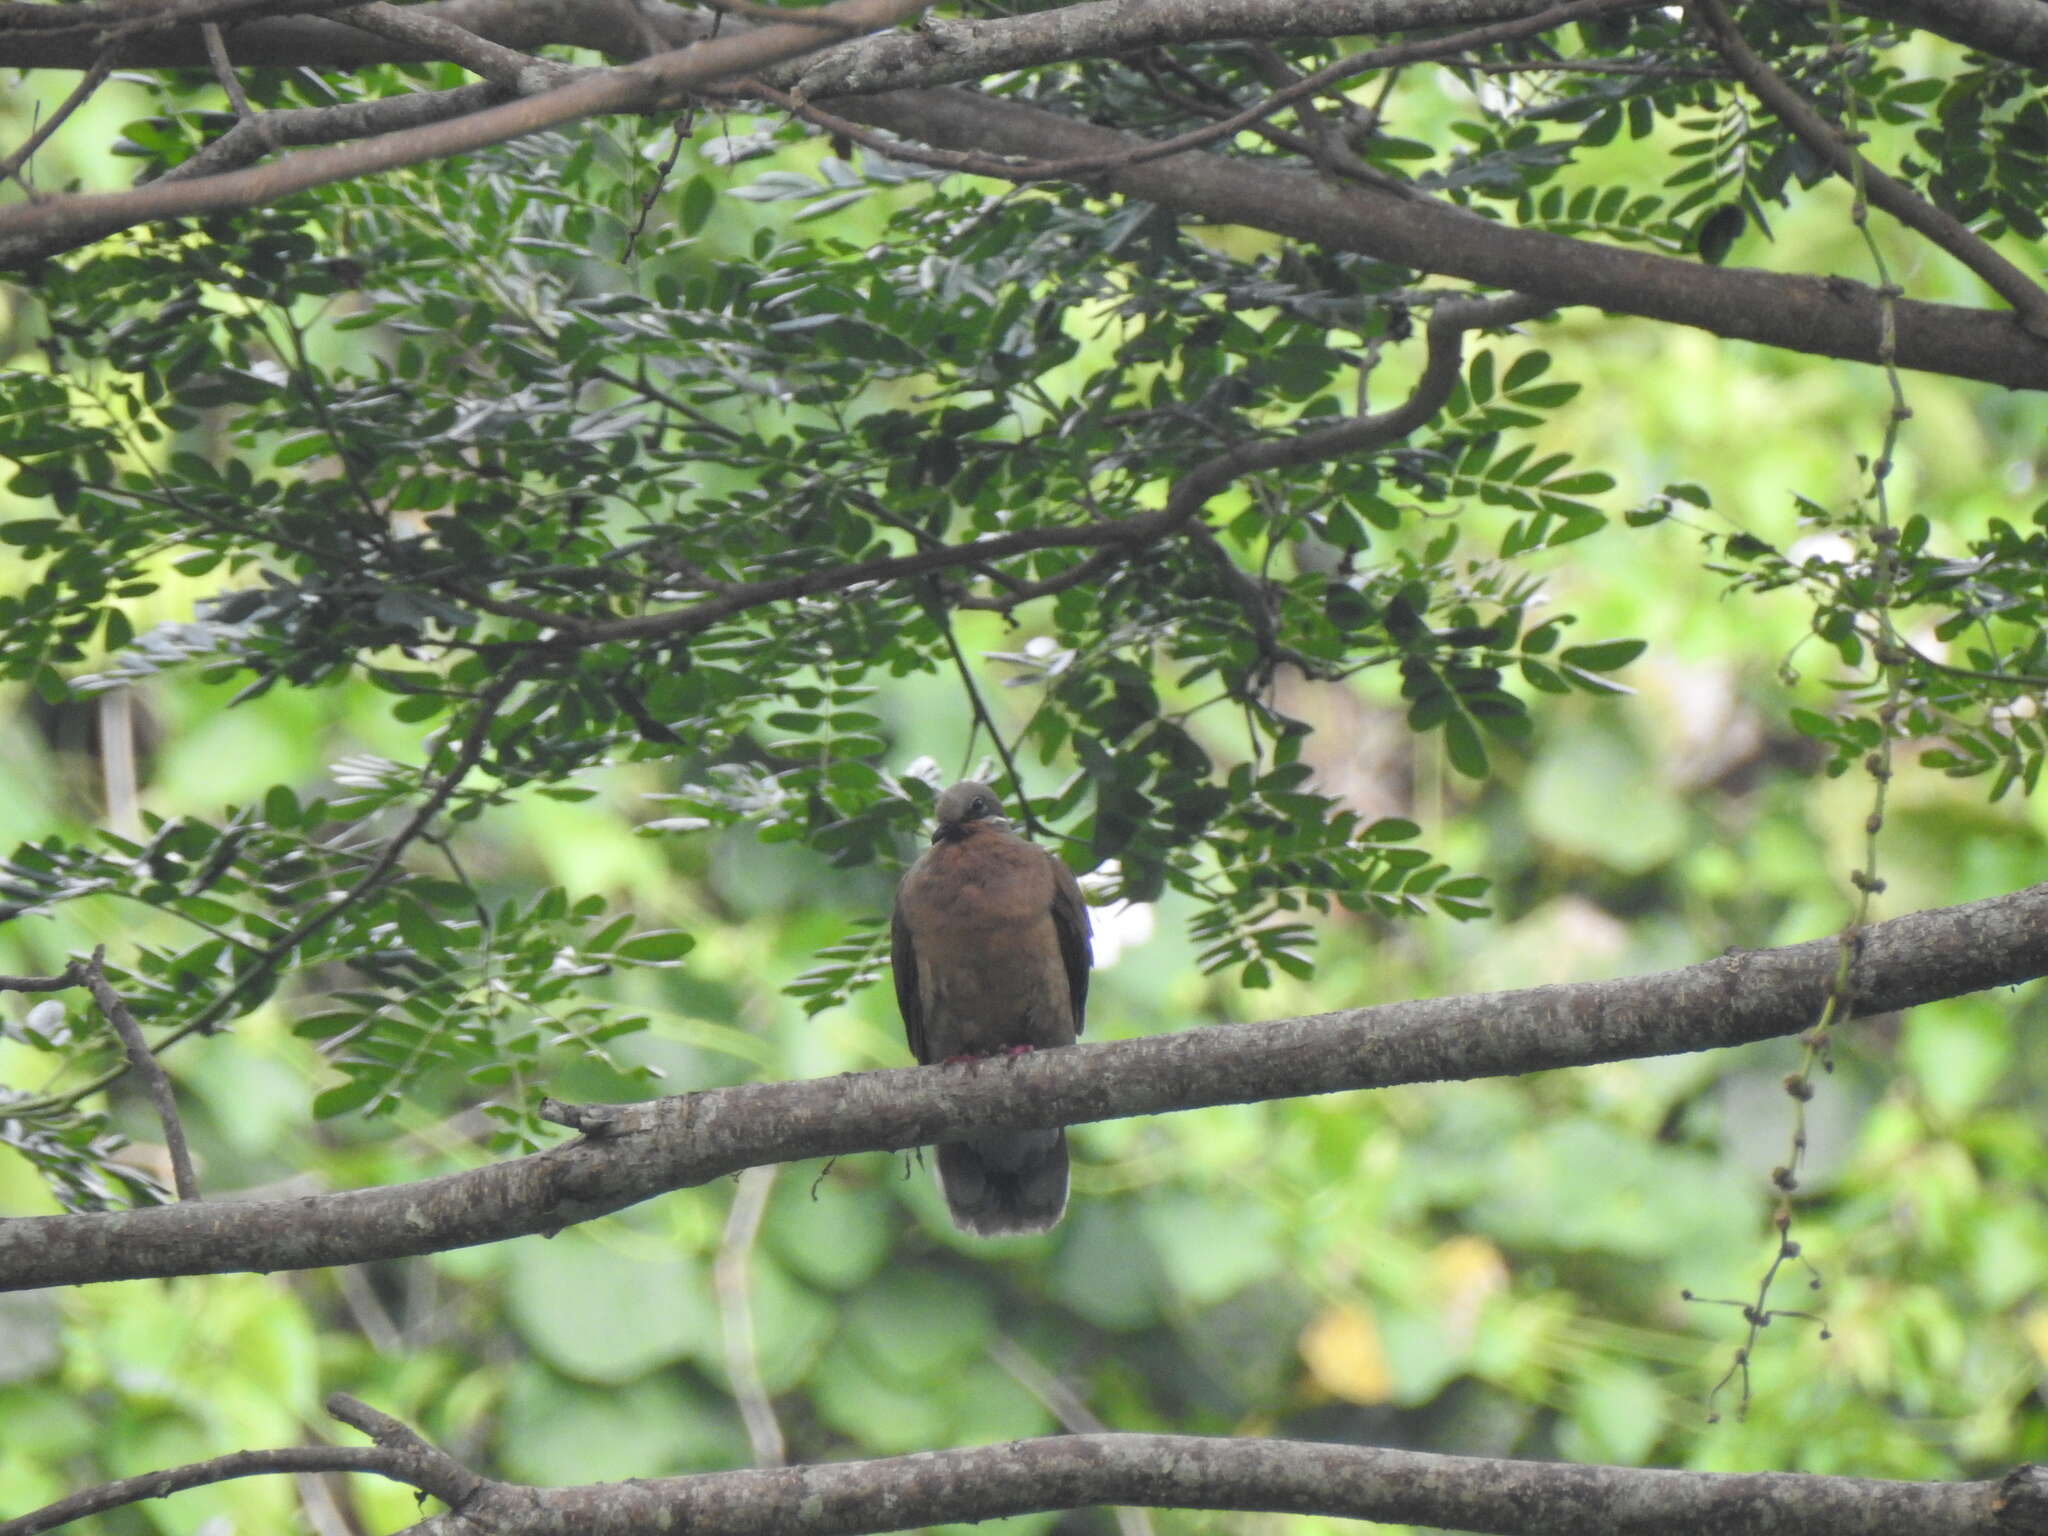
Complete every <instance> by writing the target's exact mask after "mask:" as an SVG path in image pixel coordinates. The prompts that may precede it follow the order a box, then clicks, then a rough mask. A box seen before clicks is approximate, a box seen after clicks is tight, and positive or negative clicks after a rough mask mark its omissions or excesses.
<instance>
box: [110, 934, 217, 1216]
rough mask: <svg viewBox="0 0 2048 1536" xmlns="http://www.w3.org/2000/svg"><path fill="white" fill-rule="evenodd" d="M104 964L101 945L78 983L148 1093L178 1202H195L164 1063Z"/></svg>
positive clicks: (194, 1182) (193, 1177)
mask: <svg viewBox="0 0 2048 1536" xmlns="http://www.w3.org/2000/svg"><path fill="white" fill-rule="evenodd" d="M106 960H107V946H106V945H104V944H102V945H100V946H99V948H97V949H95V950H94V951H93V952H92V958H91V959H90V960H88V961H87V962H86V963H85V966H84V969H83V971H82V972H81V979H82V980H83V981H84V982H85V986H86V990H88V991H89V992H91V993H92V1000H93V1002H94V1003H95V1004H96V1005H97V1006H98V1008H99V1010H100V1014H101V1016H102V1017H103V1018H105V1019H106V1021H107V1023H108V1024H110V1025H111V1026H112V1027H113V1030H114V1033H115V1034H116V1035H118V1036H120V1038H121V1045H122V1047H123V1049H125V1050H126V1051H127V1053H128V1065H129V1068H130V1069H131V1070H132V1071H134V1072H135V1073H136V1074H137V1075H138V1076H140V1077H141V1079H142V1081H143V1084H144V1086H146V1087H147V1088H148V1089H149V1101H150V1103H151V1104H152V1105H153V1106H154V1107H155V1109H156V1117H157V1120H158V1122H159V1123H160V1124H162V1126H163V1128H164V1148H165V1150H166V1151H168V1152H169V1153H170V1157H171V1180H172V1183H173V1185H174V1187H175V1188H176V1189H177V1191H178V1198H179V1199H180V1200H197V1199H198V1198H199V1175H198V1174H197V1173H195V1172H194V1171H193V1168H192V1152H191V1149H190V1148H188V1147H187V1146H186V1145H185V1125H184V1122H183V1121H182V1120H180V1119H179V1118H178V1096H177V1095H176V1094H175V1093H173V1092H172V1091H171V1080H170V1078H168V1077H167V1076H165V1075H164V1069H163V1063H162V1062H160V1061H158V1060H157V1059H156V1053H155V1052H154V1051H152V1050H150V1048H149V1041H148V1040H146V1039H145V1038H144V1037H143V1034H142V1026H141V1025H140V1024H138V1023H136V1022H135V1015H134V1014H132V1013H130V1012H129V1011H128V1004H127V1003H126V1002H124V1001H123V1000H122V997H121V994H120V993H118V992H116V991H115V990H114V988H113V985H112V984H111V983H110V982H109V981H108V980H107V972H106Z"/></svg>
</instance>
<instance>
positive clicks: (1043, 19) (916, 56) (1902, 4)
mask: <svg viewBox="0 0 2048 1536" xmlns="http://www.w3.org/2000/svg"><path fill="white" fill-rule="evenodd" d="M1547 3H1548V0H1329V3H1327V4H1317V5H1313V6H1311V5H1308V4H1306V3H1304V0H1083V3H1080V4H1075V5H1067V6H1055V7H1052V8H1049V9H1046V10H1041V11H1033V12H1028V13H1026V14H1023V15H1017V16H1004V17H997V18H993V19H987V20H977V19H957V20H954V19H949V20H948V21H947V22H946V23H945V24H944V25H942V26H940V27H937V28H934V29H932V30H930V31H928V32H925V33H921V34H919V35H916V36H895V35H889V34H883V35H879V36H874V37H870V38H867V39H865V40H864V41H862V42H861V43H858V44H854V45H851V46H849V47H847V48H844V49H834V50H832V51H831V52H829V53H826V54H822V55H820V56H819V57H818V59H817V60H815V61H814V62H810V63H806V64H804V65H802V66H798V67H796V68H794V69H790V70H787V71H784V72H778V74H777V75H776V77H775V80H774V83H775V84H777V85H780V86H783V87H785V88H787V87H789V86H792V85H794V84H796V83H797V80H798V78H799V76H801V77H802V78H803V84H804V89H805V92H806V94H808V95H810V96H812V97H821V96H827V95H845V94H849V93H863V92H864V93H872V92H876V91H885V90H915V89H923V88H927V87H930V86H935V85H951V84H957V83H959V82H962V81H967V80H978V79H981V78H983V77H984V76H986V75H989V74H993V73H998V72H1001V71H1005V70H1014V69H1026V68H1030V67H1032V66H1034V65H1038V64H1051V63H1060V62H1065V61H1070V60H1074V59H1084V58H1112V57H1115V56H1116V55H1118V54H1124V53H1129V52H1131V51H1133V50H1135V49H1142V48H1155V47H1162V46H1166V45H1170V44H1176V43H1207V42H1221V41H1225V40H1253V39H1264V40H1272V39H1278V38H1286V37H1357V36H1382V35H1386V34H1388V33H1394V32H1406V31H1415V30H1427V29H1435V28H1441V27H1459V28H1463V27H1472V26H1483V25H1486V24H1488V23H1491V22H1497V21H1508V20H1512V19H1514V18H1516V17H1520V16H1527V15H1530V14H1532V13H1533V12H1535V11H1538V10H1541V9H1543V8H1544V6H1545V5H1546V4H1547ZM1804 3H1805V4H1806V5H1807V6H1808V7H1809V8H1810V9H1814V10H1820V9H1823V8H1824V5H1825V0H1804ZM47 8H48V7H44V6H40V5H38V6H33V7H30V6H24V7H23V9H25V10H28V9H33V10H38V11H40V10H43V9H47ZM406 9H407V10H409V11H416V12H419V13H420V14H422V15H424V16H431V17H436V18H439V19H443V20H446V21H449V22H451V23H453V24H454V25H456V26H458V27H461V28H462V29H464V30H465V31H468V32H472V33H475V34H476V35H477V36H479V37H483V38H486V39H488V40H490V41H492V42H495V43H502V44H504V45H505V46H506V47H508V48H516V49H519V50H521V51H522V52H527V53H530V52H532V51H533V50H535V49H537V48H545V47H549V46H554V45H559V46H566V47H576V48H589V49H593V50H595V51H596V52H598V53H601V54H603V55H605V56H606V57H608V58H612V59H618V60H627V59H635V58H638V57H640V56H641V55H642V53H644V52H645V47H644V43H645V40H646V38H647V36H648V35H649V33H650V32H651V33H652V34H653V35H654V36H656V37H658V38H659V39H661V41H662V42H663V43H664V44H665V45H666V46H668V47H672V48H680V47H682V46H684V45H685V44H687V43H691V42H696V41H698V40H700V39H702V38H704V37H707V36H709V35H710V34H711V30H712V29H711V23H712V17H711V16H709V15H708V14H706V13H705V12H702V11H696V10H691V9H686V8H684V7H682V6H679V5H671V4H667V3H665V0H640V3H639V4H638V5H634V4H631V3H629V0H615V3H612V4H596V5H591V4H586V3H583V0H428V3H426V4H421V5H412V6H408V7H406ZM1849 9H1851V10H1852V11H1856V12H1860V13H1862V14H1865V15H1871V16H1883V17H1886V18H1889V19H1891V20H1894V21H1897V22H1900V23H1901V24H1903V25H1906V26H1911V27H1917V28H1919V29H1920V30H1922V31H1926V32H1932V33H1935V34H1936V35H1938V36H1941V37H1946V38H1949V39H1950V40H1951V41H1954V42H1958V43H1961V44H1963V45H1964V46H1965V47H1968V48H1975V49H1978V50H1980V51H1982V52H1984V53H1989V54H1993V55H1995V56H1997V57H1999V58H2002V59H2009V60H2011V61H2012V62H2013V63H2015V64H2025V65H2029V66H2031V67H2034V68H2037V69H2039V68H2048V7H2043V6H2042V5H2041V4H2040V0H1858V3H1856V4H1853V5H1851V6H1850V7H1849ZM229 48H230V54H231V57H232V58H233V60H234V62H235V63H236V64H237V65H241V66H245V67H251V66H253V67H258V68H319V69H361V68H366V67H369V66H373V65H376V64H391V63H420V62H424V61H426V60H430V59H439V58H441V57H443V56H444V55H443V54H442V53H441V52H440V51H438V50H437V49H435V48H434V47H432V46H431V45H429V44H425V43H423V42H418V41H415V42H404V41H385V40H381V39H374V38H369V37H365V36H363V35H362V34H361V33H359V32H356V31H355V30H354V29H352V28H350V27H347V26H343V25H340V24H338V23H335V22H331V21H327V20H324V19H322V18H320V17H317V16H266V17H261V18H258V19H256V20H253V21H247V22H243V23H240V24H238V25H237V26H236V27H235V28H234V29H233V31H232V33H231V34H230V41H229ZM95 51H96V45H95V44H94V43H93V41H92V39H91V38H89V37H87V36H84V35H82V34H78V33H65V34H54V33H50V32H45V31H22V30H14V29H10V28H8V27H6V26H5V25H0V66H6V67H14V68H23V69H84V68H86V67H88V66H89V65H90V64H91V63H92V59H93V56H94V53H95ZM127 59H128V62H129V63H130V64H131V65H132V66H134V67H138V68H148V69H168V68H186V67H193V66H197V65H203V64H205V63H206V51H205V46H204V43H203V40H202V39H201V37H200V33H199V29H198V28H197V27H194V26H184V27H174V28H167V29H165V30H162V31H159V32H155V33H152V34H150V35H149V36H147V37H144V38H140V39H136V40H134V41H133V42H131V44H130V52H129V54H128V55H127ZM814 71H815V73H814Z"/></svg>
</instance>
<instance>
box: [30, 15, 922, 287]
mask: <svg viewBox="0 0 2048 1536" xmlns="http://www.w3.org/2000/svg"><path fill="white" fill-rule="evenodd" d="M926 3H927V0H837V4H835V5H834V6H833V7H832V8H831V10H832V14H833V15H835V16H837V17H839V18H840V19H842V20H844V21H845V22H847V23H848V24H849V25H857V26H859V27H863V28H868V27H883V26H892V25H894V24H895V23H896V22H898V21H901V20H903V19H905V18H906V17H909V16H913V15H915V14H916V13H917V12H918V11H919V10H921V9H923V7H924V5H925V4H926ZM821 41H822V38H821V35H820V29H819V28H818V27H816V26H778V27H764V28H762V29H760V30H759V31H756V32H749V33H745V34H743V35H741V36H737V37H727V38H720V39H717V40H716V41H713V42H708V43H703V44H699V45H697V46H694V47H691V48H684V49H678V50H675V51H673V52H670V53H664V54H658V55H656V56H655V57H653V58H650V59H646V60H643V61H642V62H640V63H638V64H631V65H627V66H624V67H622V68H619V69H611V70H602V71H598V72H596V73H594V74H590V75H586V76H583V77H581V78H579V79H576V80H574V81H571V82H570V83H569V84H567V85H562V86H558V87H556V88H555V89H553V90H550V91H546V92H544V93H542V94H541V95H538V96H531V97H527V98H525V99H523V100H520V101H512V102H506V103H504V104H502V105H500V106H496V107H490V108H487V109H486V110H484V111H481V112H476V113H472V114H470V115H469V116H467V117H463V118H459V119H456V120H455V121H452V122H446V123H435V124H429V125H426V126H423V127H420V128H415V129H412V130H410V131H408V132H405V133H396V134H386V135H384V136H383V137H381V138H375V139H370V140H368V141H366V142H364V143H361V144H352V145H347V146H343V147H337V148H332V149H320V150H312V151H309V152H307V153H304V154H298V155H291V156H288V157H286V158H285V159H283V160H280V161H277V162H275V163H274V164H271V165H265V166H256V167H252V168H250V169H247V170H241V171H230V172H226V173H224V174H221V175H218V176H209V177H205V178H192V179H190V180H186V181H180V182H176V183H172V182H169V181H159V182H155V183H152V184H151V185H149V186H146V187H138V188H136V189H134V190H132V191H127V192H107V193H99V194H87V195H82V196H74V197H62V198H50V199H48V200H46V201H43V202H39V203H34V204H28V205H23V206H16V207H10V208H0V266H18V265H20V264H22V263H24V262H33V261H35V260H39V259H41V258H44V257H47V256H50V255H53V254H55V253H56V252H57V251H61V250H68V249H70V248H72V247H73V246H75V245H79V244H82V243H84V242H85V241H87V240H90V239H94V238H96V237H97V236H98V235H99V234H100V233H103V232H104V231H105V230H106V228H107V227H108V224H109V222H110V221H118V223H119V224H120V225H121V226H123V227H125V226H127V225H132V224H141V223H147V222H149V221H150V220H153V219H163V218H175V217H180V216H183V215H185V214H192V213H218V212H231V211H234V210H237V209H242V208H249V207H254V206H256V205H258V204H267V203H272V202H275V201H277V200H278V199H279V198H282V197H285V196H288V195H289V194H291V193H293V192H303V191H305V190H306V189H308V188H310V187H318V186H325V185H327V184H328V183H330V182H336V181H346V180H350V179H352V178H355V177H358V176H367V175H373V174H375V173H377V172H379V171H388V170H395V169H397V168H398V167H400V166H407V165H418V164H420V163H421V162H423V161H427V160H438V159H442V158H444V157H446V156H448V155H453V154H460V153H463V152H465V151H467V150H473V149H481V148H483V147H484V146H486V145H490V144H499V143H503V142H504V141H505V140H507V139H514V138H519V137H521V136H522V135H525V134H529V133H537V132H539V131H541V130H542V129H545V128H553V127H557V126H559V125H560V124H563V123H570V122H577V121H580V120H581V119H583V118H586V117H590V116H593V115H595V114H598V113H603V112H622V111H643V110H650V109H659V108H663V107H666V106H671V105H674V104H675V103H677V102H678V101H680V100H681V99H682V98H683V96H684V95H685V93H687V92H689V91H692V90H695V89H698V88H700V87H702V86H705V85H709V84H712V83H713V82H715V81H718V80H721V79H725V78H727V77H730V76H733V75H739V74H747V73H750V72H752V71H755V70H759V69H762V68H765V67H766V66H768V65H770V64H773V63H775V62H777V61H779V60H782V59H787V58H793V57H795V56H797V55H799V54H803V53H808V52H811V51H812V50H814V49H816V48H817V47H818V46H819V45H820V43H821Z"/></svg>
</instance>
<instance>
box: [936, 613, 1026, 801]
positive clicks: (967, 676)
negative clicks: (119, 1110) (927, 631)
mask: <svg viewBox="0 0 2048 1536" xmlns="http://www.w3.org/2000/svg"><path fill="white" fill-rule="evenodd" d="M931 615H932V620H933V622H934V623H936V624H937V625H938V626H939V633H940V634H941V635H943V636H945V640H946V649H947V650H948V651H949V652H951V653H952V657H953V669H954V670H955V671H956V672H958V673H959V674H960V686H961V687H963V688H965V689H966V690H967V703H968V707H969V708H971V709H972V710H973V711H974V729H975V730H977V731H981V730H985V731H987V732H988V739H989V740H990V741H991V742H992V743H994V745H995V749H996V756H997V757H1000V758H1001V759H1002V760H1003V772H1004V773H1005V774H1007V775H1009V779H1010V787H1011V789H1012V790H1013V791H1015V793H1016V796H1017V809H1018V811H1019V812H1020V813H1021V814H1022V815H1023V817H1024V829H1025V830H1026V831H1027V832H1029V833H1030V834H1031V835H1032V836H1033V837H1040V836H1043V835H1044V832H1045V828H1043V827H1041V826H1040V825H1039V824H1038V818H1037V817H1036V816H1034V815H1032V814H1031V795H1030V792H1029V791H1028V790H1026V789H1025V788H1024V778H1023V775H1021V774H1020V773H1018V772H1017V764H1016V762H1015V761H1014V760H1013V759H1012V758H1011V756H1010V747H1009V744H1008V743H1007V742H1005V741H1004V740H1003V733H1002V732H1001V731H999V730H997V729H996V722H995V717H994V716H993V715H991V714H990V713H989V712H988V704H987V702H986V701H985V700H984V699H983V698H982V696H981V689H980V688H978V687H976V686H975V682H974V673H973V671H972V670H971V669H970V668H969V667H968V665H967V657H966V655H965V653H964V652H962V651H961V649H960V638H959V636H957V635H955V634H954V633H953V620H952V616H951V615H950V614H948V613H947V612H946V606H945V601H944V599H942V598H940V597H939V596H938V595H936V594H934V595H933V597H932V599H931ZM973 749H974V739H973V733H972V732H970V733H969V735H968V750H969V751H970V752H971V751H972V750H973Z"/></svg>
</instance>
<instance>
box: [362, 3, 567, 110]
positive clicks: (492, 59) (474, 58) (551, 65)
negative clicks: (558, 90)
mask: <svg viewBox="0 0 2048 1536" xmlns="http://www.w3.org/2000/svg"><path fill="white" fill-rule="evenodd" d="M334 19H335V20H336V21H345V22H347V23H348V24H349V25H350V26H352V27H360V28H362V29H363V30H364V31H365V32H373V33H375V34H376V35H377V36H379V37H388V38H392V39H394V40H396V41H398V42H402V43H411V44H413V45H414V46H416V47H418V48H421V49H423V50H431V51H432V52H435V53H438V54H440V55H441V56H442V57H444V58H447V59H451V60H453V61H454V62H455V63H457V64H460V65H461V66H462V67H463V68H464V69H466V70H468V71H469V72H470V73H471V74H473V75H479V76H481V77H482V78H484V79H486V80H488V81H490V82H491V83H492V84H494V85H502V86H503V87H505V89H506V90H508V91H512V92H515V93H517V94H518V95H521V96H536V95H539V94H540V93H541V92H542V91H547V90H552V89H554V88H555V87H556V86H558V85H565V84H567V83H568V82H569V81H571V80H575V79H578V78H580V77H581V76H583V75H587V74H589V73H591V71H589V70H587V69H578V68H576V67H575V66H574V65H570V64H559V63H556V62H555V61H554V60H552V59H537V58H535V57H534V56H533V55H532V54H530V53H521V52H520V51H519V50H518V49H516V48H507V47H505V46H503V45H502V44H500V43H494V42H491V41H490V40H489V39H487V38H482V37H479V36H477V35H476V33H474V32H471V31H469V30H468V29H467V28H465V27H458V26H456V25H455V23H454V22H452V21H443V20H442V19H441V18H439V17H438V16H429V15H422V14H420V13H419V12H418V11H417V10H415V9H414V8H413V7H411V6H396V5H389V4H386V3H385V0H372V3H371V4H369V5H351V6H349V7H348V8H347V9H346V10H340V11H336V12H335V13H334Z"/></svg>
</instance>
